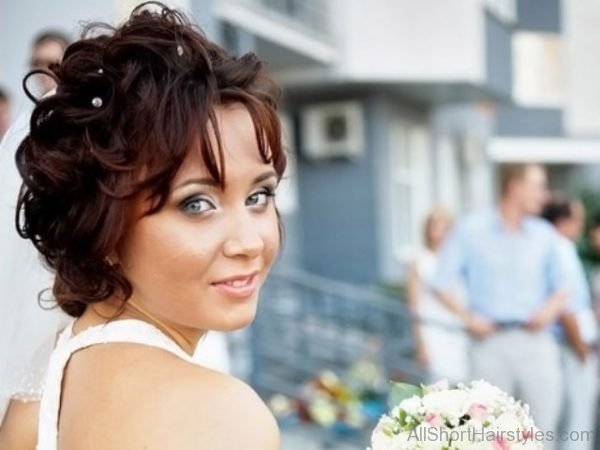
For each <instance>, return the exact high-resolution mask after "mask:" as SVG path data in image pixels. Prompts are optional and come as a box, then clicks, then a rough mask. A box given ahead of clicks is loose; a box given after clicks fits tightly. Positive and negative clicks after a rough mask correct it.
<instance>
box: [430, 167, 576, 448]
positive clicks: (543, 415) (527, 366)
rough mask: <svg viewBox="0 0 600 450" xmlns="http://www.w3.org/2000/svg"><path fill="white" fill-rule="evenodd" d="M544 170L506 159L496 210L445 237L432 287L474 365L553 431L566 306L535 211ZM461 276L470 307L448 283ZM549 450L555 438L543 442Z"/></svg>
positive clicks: (555, 244)
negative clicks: (558, 331) (460, 330)
mask: <svg viewBox="0 0 600 450" xmlns="http://www.w3.org/2000/svg"><path fill="white" fill-rule="evenodd" d="M546 186H547V179H546V172H545V170H544V168H543V167H541V166H539V165H535V164H509V165H506V166H504V167H503V168H502V170H501V173H500V195H501V197H500V201H499V204H498V206H497V208H495V209H493V210H491V211H486V212H480V213H475V214H472V215H470V216H468V217H466V218H464V219H463V220H461V221H460V223H458V224H457V226H456V227H455V228H454V229H453V231H452V233H451V235H450V236H449V238H448V239H447V241H446V242H445V244H444V246H443V248H442V252H441V255H440V260H439V262H438V270H437V272H436V275H435V278H434V282H433V285H434V289H435V291H436V293H437V295H438V298H439V300H440V301H441V302H442V303H443V304H445V305H446V306H447V307H448V308H449V309H450V310H451V311H453V312H454V313H455V314H456V315H457V316H458V317H459V318H460V320H461V321H462V323H463V324H464V326H465V327H466V328H467V330H468V331H469V332H470V333H471V335H472V336H473V338H474V339H473V340H472V343H471V368H472V371H473V376H474V377H475V378H483V379H485V380H488V381H489V382H491V383H493V384H495V385H497V386H498V387H500V388H501V389H503V390H505V391H507V392H509V393H510V394H512V395H515V396H517V397H519V398H521V399H522V400H523V401H524V402H526V403H528V404H529V405H530V406H531V411H532V414H533V417H534V420H535V421H536V424H537V425H538V427H539V428H540V429H541V430H543V431H544V432H554V431H556V429H557V426H558V418H559V414H560V408H561V396H560V394H559V393H560V392H561V391H562V384H561V383H562V376H561V375H562V372H561V365H560V352H559V347H558V344H557V343H556V341H555V339H554V337H553V336H552V334H551V332H550V330H551V325H553V324H555V323H556V321H557V319H558V317H559V316H560V315H561V314H562V313H563V311H564V309H565V306H566V303H567V296H566V280H565V271H564V269H563V267H562V264H561V260H560V257H559V255H560V253H559V239H558V234H557V233H556V231H555V230H554V229H553V227H552V226H551V225H550V224H548V223H547V222H546V221H545V220H543V219H541V218H539V217H536V216H537V215H539V214H540V212H541V210H542V207H543V205H544V203H545V202H546V198H547V194H548V193H547V187H546ZM456 280H464V283H465V285H466V290H467V299H468V302H467V304H466V305H465V304H463V303H462V302H461V301H459V300H458V299H457V298H456V296H455V294H454V292H453V288H454V286H455V285H456ZM544 448H545V449H547V450H548V449H553V448H555V447H554V443H553V442H551V441H547V442H545V443H544Z"/></svg>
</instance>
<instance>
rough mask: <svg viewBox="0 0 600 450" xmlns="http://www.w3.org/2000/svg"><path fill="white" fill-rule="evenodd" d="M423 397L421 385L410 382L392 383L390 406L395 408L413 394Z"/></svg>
mask: <svg viewBox="0 0 600 450" xmlns="http://www.w3.org/2000/svg"><path fill="white" fill-rule="evenodd" d="M415 395H417V396H419V397H423V389H422V388H421V387H420V386H415V385H414V384H408V383H392V387H391V389H390V396H389V398H388V406H389V407H390V408H393V407H394V406H398V405H399V404H400V402H401V401H402V400H406V399H407V398H411V397H413V396H415Z"/></svg>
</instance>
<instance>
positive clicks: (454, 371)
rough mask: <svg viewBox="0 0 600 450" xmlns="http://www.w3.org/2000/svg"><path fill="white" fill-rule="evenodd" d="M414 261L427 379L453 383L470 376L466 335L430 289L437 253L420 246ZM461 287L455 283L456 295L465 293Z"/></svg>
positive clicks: (456, 319)
mask: <svg viewBox="0 0 600 450" xmlns="http://www.w3.org/2000/svg"><path fill="white" fill-rule="evenodd" d="M415 263H416V270H417V274H418V276H419V279H420V280H421V286H422V289H421V292H419V303H418V315H419V319H420V320H421V321H422V322H421V337H422V339H423V345H424V346H425V349H426V351H427V354H428V356H429V375H430V377H431V378H432V379H431V380H430V381H432V382H435V381H438V380H440V379H443V378H445V379H447V380H448V381H450V382H454V383H456V382H461V381H462V382H466V381H468V378H469V337H468V335H467V333H466V332H465V331H464V330H463V329H462V325H461V322H460V320H459V319H458V317H457V316H456V315H455V314H453V313H452V312H451V311H450V310H449V309H448V308H446V307H445V306H444V305H443V304H442V303H441V302H440V301H439V300H438V299H437V298H436V297H435V295H434V294H433V291H432V289H431V282H432V279H433V277H434V276H435V272H436V269H437V264H438V257H437V255H436V254H435V253H433V252H432V251H431V250H428V249H423V250H421V251H420V252H419V254H418V255H417V256H416V258H415ZM461 291H462V290H461V289H460V288H459V287H458V286H457V290H456V293H457V294H458V295H457V297H458V298H462V297H464V294H463V293H462V292H461Z"/></svg>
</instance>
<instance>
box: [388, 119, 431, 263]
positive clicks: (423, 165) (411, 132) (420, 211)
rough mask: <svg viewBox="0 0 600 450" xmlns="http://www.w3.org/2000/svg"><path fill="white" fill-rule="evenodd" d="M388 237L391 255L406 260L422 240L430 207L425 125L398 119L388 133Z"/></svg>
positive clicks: (429, 160) (427, 148)
mask: <svg viewBox="0 0 600 450" xmlns="http://www.w3.org/2000/svg"><path fill="white" fill-rule="evenodd" d="M390 143H391V158H390V169H391V192H390V199H391V207H390V210H391V228H392V232H391V236H392V243H393V252H394V257H395V258H396V259H397V260H400V261H405V260H407V259H408V258H410V257H411V256H412V253H413V251H414V249H415V248H416V247H417V246H419V245H420V243H421V226H422V222H423V219H424V217H425V214H426V213H427V211H428V209H429V208H430V207H431V159H430V151H429V139H428V134H427V129H426V127H425V126H422V125H418V124H414V123H402V122H398V123H397V124H396V125H395V126H394V127H393V129H392V134H391V140H390Z"/></svg>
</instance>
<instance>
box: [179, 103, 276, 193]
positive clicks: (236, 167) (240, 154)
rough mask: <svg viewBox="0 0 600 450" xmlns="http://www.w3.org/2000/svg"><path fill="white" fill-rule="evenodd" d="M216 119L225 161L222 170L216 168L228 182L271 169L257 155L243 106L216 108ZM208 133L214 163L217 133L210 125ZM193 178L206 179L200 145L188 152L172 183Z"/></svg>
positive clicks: (216, 154)
mask: <svg viewBox="0 0 600 450" xmlns="http://www.w3.org/2000/svg"><path fill="white" fill-rule="evenodd" d="M215 116H216V119H217V126H218V136H219V138H220V141H221V147H222V151H223V159H224V167H220V165H219V171H220V173H224V174H225V180H226V182H227V183H229V182H232V181H233V180H234V179H236V178H239V177H243V176H244V175H248V176H249V177H250V176H254V175H255V172H256V171H257V170H264V168H265V167H269V166H270V165H269V164H268V163H265V162H264V161H263V160H262V158H261V156H260V153H259V149H258V142H257V139H256V131H255V127H254V123H253V121H252V117H251V116H250V113H249V112H248V110H247V109H246V108H245V107H244V106H243V105H241V104H233V105H227V106H219V107H217V108H216V109H215ZM207 132H208V133H209V138H210V142H211V146H212V148H213V153H214V155H215V160H216V161H219V157H218V140H217V131H216V130H215V128H214V127H212V126H209V127H208V131H207ZM197 142H198V141H197ZM195 176H203V177H206V176H209V172H208V169H207V168H206V164H205V163H204V160H203V158H202V154H201V150H200V146H199V143H198V145H197V146H195V147H193V148H191V149H190V151H189V152H188V154H187V156H186V158H185V159H184V161H183V163H182V165H181V167H180V169H179V171H178V173H177V174H176V176H175V178H174V180H173V183H174V184H176V183H177V182H180V181H183V180H184V179H186V178H189V177H195Z"/></svg>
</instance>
